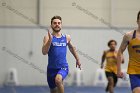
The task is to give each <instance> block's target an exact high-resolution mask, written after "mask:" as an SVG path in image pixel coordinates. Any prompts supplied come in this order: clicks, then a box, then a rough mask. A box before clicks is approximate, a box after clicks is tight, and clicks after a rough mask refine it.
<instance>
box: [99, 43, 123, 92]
mask: <svg viewBox="0 0 140 93" xmlns="http://www.w3.org/2000/svg"><path fill="white" fill-rule="evenodd" d="M116 45H117V42H116V41H115V40H110V41H109V42H108V47H109V49H108V50H106V51H104V53H103V55H102V62H101V68H103V66H104V65H103V63H104V61H105V59H106V65H105V74H106V77H107V80H108V84H107V87H106V92H109V93H114V87H115V86H116V84H117V81H118V79H117V53H118V51H117V50H116ZM123 62H124V61H123Z"/></svg>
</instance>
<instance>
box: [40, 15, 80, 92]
mask: <svg viewBox="0 0 140 93" xmlns="http://www.w3.org/2000/svg"><path fill="white" fill-rule="evenodd" d="M61 27H62V19H61V17H60V16H54V17H53V18H52V19H51V28H52V30H53V32H52V33H50V31H48V34H47V35H46V36H45V37H44V40H43V47H42V53H43V55H46V54H48V67H47V81H48V85H49V88H50V92H51V93H64V86H63V80H64V79H65V77H66V76H67V75H68V72H69V68H68V63H67V60H66V54H67V46H68V47H69V50H70V52H71V53H72V54H73V56H74V57H75V59H76V67H77V66H78V67H79V68H80V69H81V63H80V61H79V57H78V55H77V53H76V50H75V48H74V46H73V45H72V43H71V38H70V35H65V34H62V33H61V32H60V31H61Z"/></svg>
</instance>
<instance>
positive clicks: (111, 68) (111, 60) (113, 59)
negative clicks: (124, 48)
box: [105, 51, 117, 74]
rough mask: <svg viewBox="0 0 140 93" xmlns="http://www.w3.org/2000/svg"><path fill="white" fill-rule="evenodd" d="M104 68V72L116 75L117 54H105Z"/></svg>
mask: <svg viewBox="0 0 140 93" xmlns="http://www.w3.org/2000/svg"><path fill="white" fill-rule="evenodd" d="M105 57H106V66H105V71H107V72H113V73H115V74H117V52H116V51H115V52H111V51H107V52H106V56H105Z"/></svg>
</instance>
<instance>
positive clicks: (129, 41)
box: [117, 11, 140, 93]
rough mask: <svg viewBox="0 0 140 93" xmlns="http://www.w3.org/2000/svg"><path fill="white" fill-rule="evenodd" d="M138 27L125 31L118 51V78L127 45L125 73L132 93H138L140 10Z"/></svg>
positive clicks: (120, 76) (139, 83) (139, 88)
mask: <svg viewBox="0 0 140 93" xmlns="http://www.w3.org/2000/svg"><path fill="white" fill-rule="evenodd" d="M137 24H138V28H137V29H136V30H134V31H130V32H127V33H126V34H125V35H124V37H123V41H122V43H121V46H120V48H119V52H118V57H117V59H118V62H117V63H118V72H117V75H118V77H119V78H122V77H123V73H122V72H121V64H120V62H121V60H122V55H123V52H124V50H125V49H126V47H127V46H128V53H129V64H128V69H127V73H128V74H129V78H130V83H131V89H132V92H133V93H140V11H139V12H138V15H137Z"/></svg>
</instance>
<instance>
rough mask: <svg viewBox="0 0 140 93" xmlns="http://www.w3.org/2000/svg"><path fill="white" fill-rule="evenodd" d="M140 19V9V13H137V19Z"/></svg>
mask: <svg viewBox="0 0 140 93" xmlns="http://www.w3.org/2000/svg"><path fill="white" fill-rule="evenodd" d="M139 19H140V11H139V12H138V15H137V21H138V20H139Z"/></svg>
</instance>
